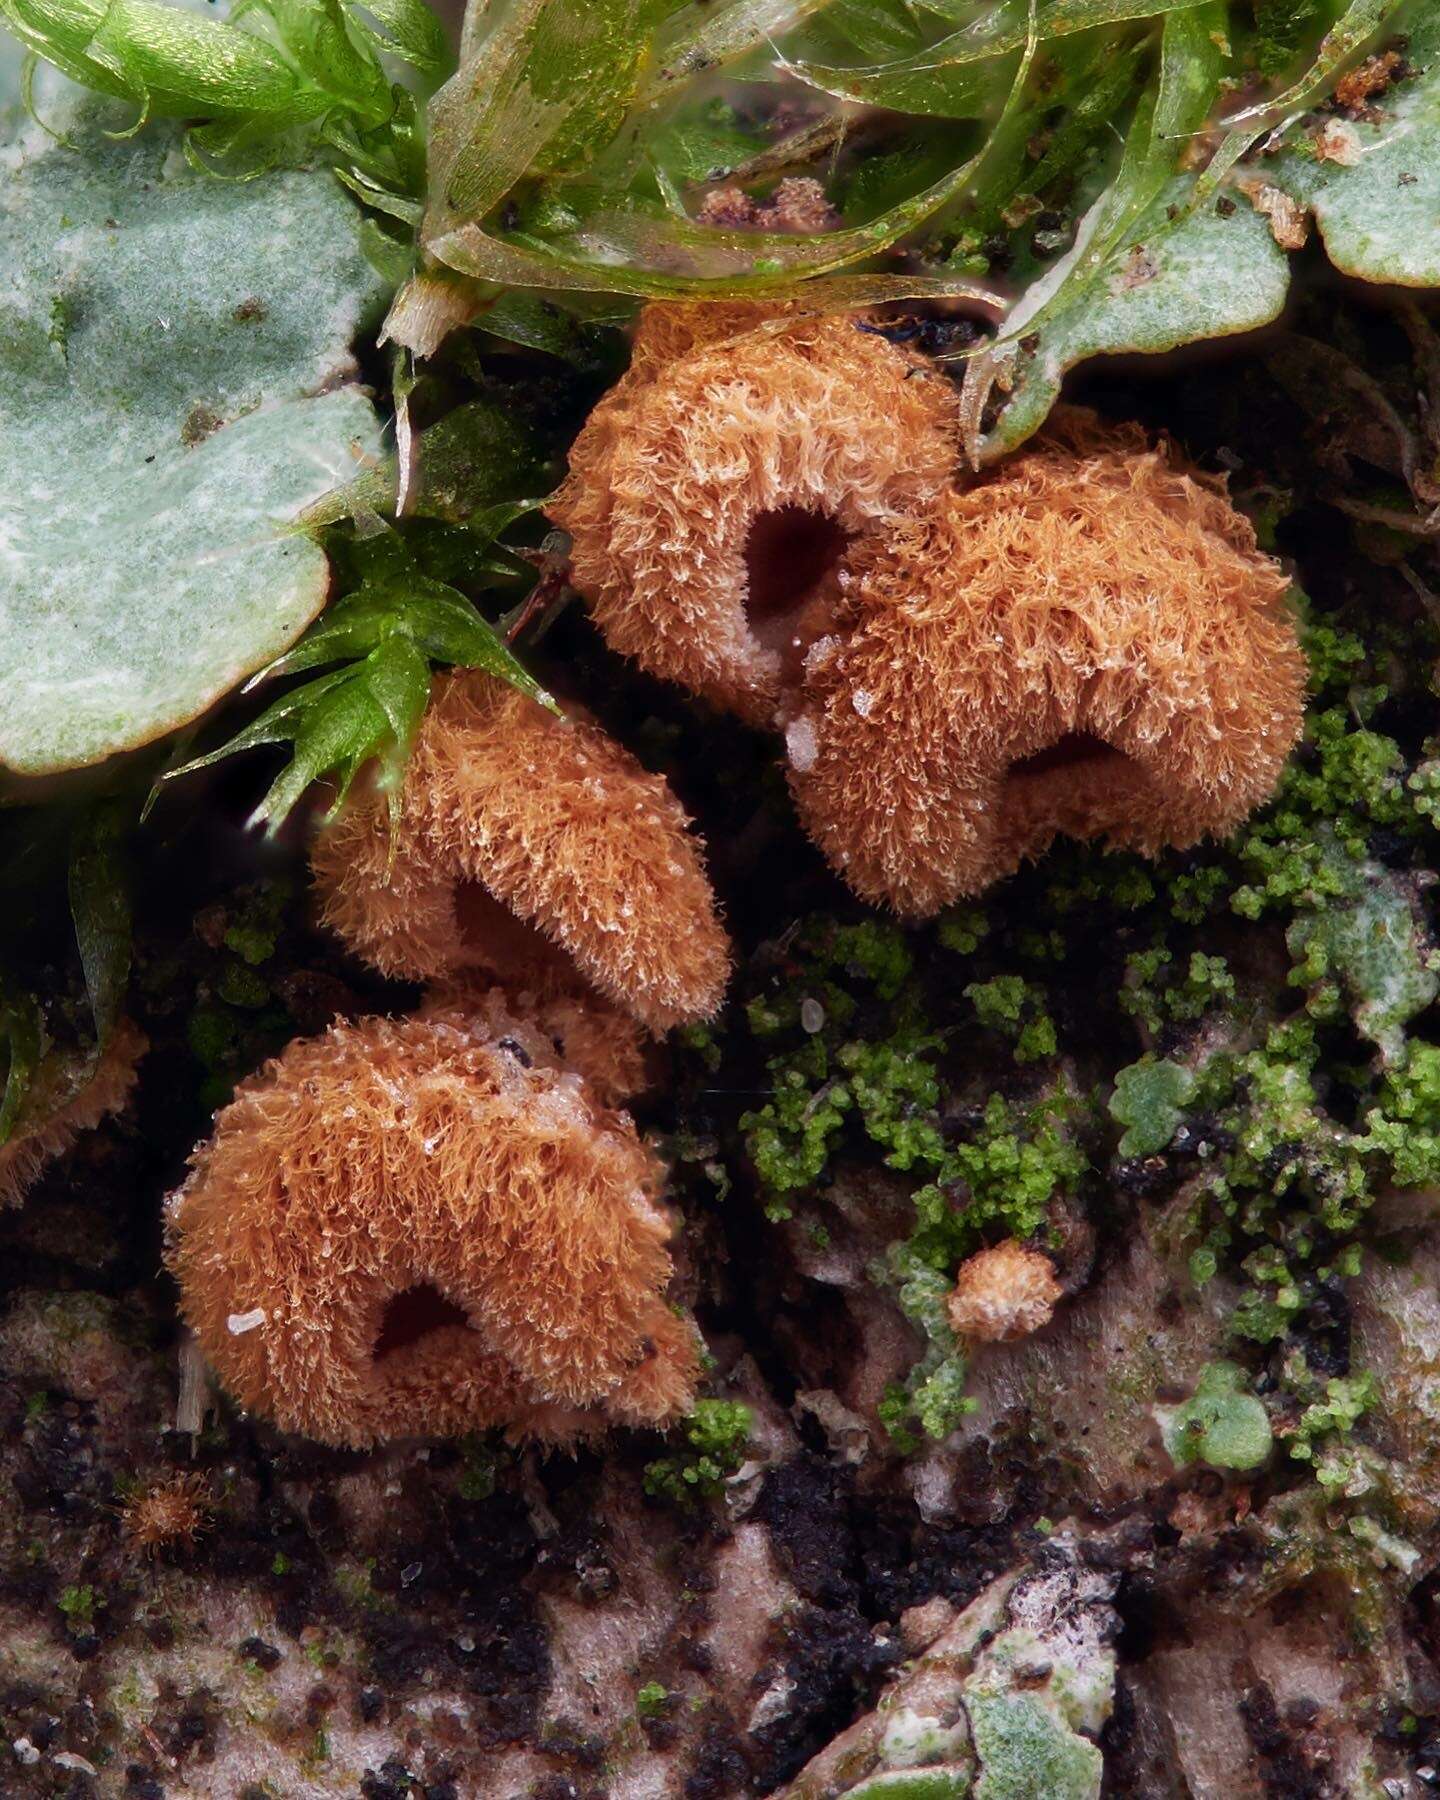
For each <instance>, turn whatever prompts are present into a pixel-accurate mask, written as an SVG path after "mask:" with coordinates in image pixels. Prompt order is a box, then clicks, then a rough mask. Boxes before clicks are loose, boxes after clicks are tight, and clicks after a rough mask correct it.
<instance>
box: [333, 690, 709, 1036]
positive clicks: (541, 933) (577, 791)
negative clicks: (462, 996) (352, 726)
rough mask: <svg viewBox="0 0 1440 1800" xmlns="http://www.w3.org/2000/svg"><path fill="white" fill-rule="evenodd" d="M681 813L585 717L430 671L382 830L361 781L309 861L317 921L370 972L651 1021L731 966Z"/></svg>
mask: <svg viewBox="0 0 1440 1800" xmlns="http://www.w3.org/2000/svg"><path fill="white" fill-rule="evenodd" d="M687 823H688V822H687V820H686V818H685V815H684V813H683V812H682V811H681V809H680V806H679V803H678V802H677V801H676V799H675V797H674V795H673V794H672V793H671V792H670V790H669V788H668V787H667V786H666V784H665V782H664V780H663V779H662V778H661V777H659V776H657V775H650V774H647V773H646V771H645V770H644V769H642V768H641V767H640V765H639V763H637V762H636V761H635V759H634V758H633V757H632V756H631V755H630V754H629V753H628V752H627V751H625V750H622V749H621V748H620V747H619V745H617V744H615V743H613V742H612V741H611V740H610V739H609V738H608V737H606V736H605V734H604V733H603V732H602V731H600V730H599V728H598V727H596V726H594V725H592V724H588V723H586V722H584V721H583V720H581V719H562V718H557V717H556V716H555V715H554V714H553V713H549V712H547V711H545V710H544V708H542V707H540V706H538V705H536V704H535V702H534V701H532V700H529V699H527V698H526V696H525V695H523V694H521V693H518V692H517V691H516V690H515V689H514V688H512V687H510V686H508V685H507V684H506V683H505V682H503V681H499V680H497V679H495V678H494V677H493V676H490V675H486V674H484V673H482V672H481V671H479V670H474V669H467V670H457V671H454V672H452V673H451V674H448V675H442V676H439V677H437V679H436V682H435V689H434V696H433V698H432V701H431V705H430V708H429V711H428V712H427V713H426V715H425V719H424V722H423V724H422V725H421V727H420V731H419V733H418V735H417V738H416V742H415V748H414V753H413V754H412V756H411V759H410V766H409V769H408V771H407V773H406V777H405V786H404V791H403V793H402V796H401V805H400V817H399V821H398V824H397V825H396V826H395V828H394V831H393V833H392V830H391V822H390V815H389V809H388V807H387V804H386V799H385V797H384V796H383V795H381V794H378V793H374V792H371V793H369V794H365V795H359V796H356V797H355V798H354V799H353V800H352V801H351V803H350V804H349V805H347V806H346V807H345V808H344V809H343V810H342V812H341V814H340V816H339V818H338V819H337V820H336V821H335V823H334V824H332V825H330V826H328V827H327V828H326V829H324V830H323V831H321V832H320V834H319V836H318V837H317V839H316V842H315V845H314V848H313V851H312V858H311V860H312V867H313V869H314V873H315V879H316V883H317V886H318V888H319V891H320V896H321V916H322V918H323V920H324V922H325V924H327V925H329V926H330V927H331V928H332V929H333V930H334V931H336V932H337V933H338V934H339V936H340V937H342V938H343V939H344V940H345V942H346V943H347V944H348V945H349V946H350V948H351V949H353V950H354V951H356V952H357V953H358V954H359V955H361V956H363V957H365V958H366V960H367V961H369V962H371V963H373V964H374V966H375V967H376V968H378V969H379V970H380V971H381V972H382V973H383V974H387V975H397V976H407V977H410V978H412V979H415V980H421V981H433V980H455V979H457V978H470V979H473V978H475V977H482V978H485V979H489V980H496V981H500V982H503V983H504V984H505V985H506V986H508V987H510V988H512V989H513V990H515V991H521V990H525V991H529V992H533V993H536V994H539V995H541V996H549V997H554V996H558V995H571V996H573V995H575V994H576V993H577V992H580V991H582V990H593V992H594V993H598V994H600V995H603V996H604V997H605V998H606V999H608V1000H610V1001H612V1002H613V1003H614V1004H616V1005H617V1006H619V1007H622V1008H624V1009H625V1010H626V1011H627V1012H629V1013H631V1014H633V1015H634V1016H635V1017H636V1018H638V1019H640V1020H641V1021H642V1022H643V1023H644V1024H645V1025H647V1026H649V1027H650V1028H651V1029H652V1030H655V1031H663V1030H665V1029H666V1028H668V1027H669V1026H671V1025H674V1024H677V1023H679V1022H680V1021H681V1020H685V1019H695V1018H704V1017H707V1016H708V1015H709V1014H711V1013H713V1012H714V1011H715V1009H716V1008H717V1007H718V1006H719V1004H720V1000H721V996H722V995H723V993H724V989H725V983H726V980H727V979H728V976H729V972H730V951H729V944H728V942H727V940H726V937H725V933H724V931H723V930H722V928H721V926H720V923H719V920H718V919H717V917H716V913H715V902H714V896H713V895H712V893H711V890H710V885H709V882H708V881H707V879H706V876H705V872H704V868H703V865H702V863H701V860H700V855H699V852H698V850H697V848H696V844H695V840H694V839H693V838H692V837H691V836H690V834H689V832H688V831H687V829H686V827H687ZM592 1023H593V1021H592Z"/></svg>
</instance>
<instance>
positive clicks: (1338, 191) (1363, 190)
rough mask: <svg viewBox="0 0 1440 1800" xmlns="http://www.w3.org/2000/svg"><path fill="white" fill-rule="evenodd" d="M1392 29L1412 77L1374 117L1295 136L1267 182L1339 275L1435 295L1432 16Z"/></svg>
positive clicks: (1378, 103)
mask: <svg viewBox="0 0 1440 1800" xmlns="http://www.w3.org/2000/svg"><path fill="white" fill-rule="evenodd" d="M1399 23H1400V24H1402V25H1409V29H1410V37H1409V43H1408V46H1407V50H1406V62H1407V63H1408V64H1409V66H1410V68H1411V69H1412V70H1413V73H1412V74H1409V75H1408V76H1406V77H1405V78H1404V79H1402V80H1401V81H1399V82H1397V83H1396V84H1395V85H1394V86H1393V87H1391V88H1390V89H1389V90H1388V91H1387V92H1386V93H1384V94H1383V95H1379V96H1377V97H1376V99H1375V102H1374V105H1375V108H1376V110H1377V112H1378V115H1379V116H1378V117H1377V118H1375V119H1374V120H1365V119H1357V120H1354V121H1348V120H1347V121H1340V120H1332V121H1330V122H1329V123H1328V125H1327V126H1326V127H1324V132H1323V135H1319V134H1317V133H1316V132H1312V131H1309V130H1302V131H1300V132H1299V133H1298V134H1295V135H1293V136H1292V143H1291V147H1290V148H1289V149H1288V150H1286V151H1285V153H1284V154H1283V155H1282V156H1281V157H1278V158H1276V159H1275V160H1274V161H1272V162H1270V163H1267V164H1266V175H1267V179H1271V180H1274V181H1275V182H1276V183H1277V184H1278V185H1279V186H1281V187H1283V188H1284V189H1286V191H1287V192H1289V193H1290V194H1291V195H1293V196H1294V198H1295V199H1297V200H1299V201H1301V202H1302V203H1303V204H1304V205H1306V206H1308V207H1309V208H1310V209H1311V210H1312V211H1313V213H1314V215H1315V223H1316V225H1317V226H1318V228H1319V231H1320V235H1321V237H1322V238H1323V239H1324V241H1325V248H1326V250H1327V251H1328V252H1329V255H1330V260H1331V262H1333V263H1334V264H1335V265H1336V267H1337V268H1340V269H1343V270H1344V271H1345V273H1346V274H1347V275H1358V276H1359V277H1360V278H1361V279H1362V280H1364V281H1390V282H1397V283H1400V284H1402V285H1404V286H1406V287H1440V9H1437V8H1435V7H1434V6H1433V5H1432V6H1428V7H1422V8H1420V9H1419V10H1418V11H1416V12H1415V13H1414V17H1413V23H1411V22H1410V20H1408V19H1407V18H1402V19H1401V20H1400V21H1399ZM1322 148H1323V149H1324V151H1325V154H1324V155H1323V156H1322V155H1321V154H1320V151H1321V149H1322Z"/></svg>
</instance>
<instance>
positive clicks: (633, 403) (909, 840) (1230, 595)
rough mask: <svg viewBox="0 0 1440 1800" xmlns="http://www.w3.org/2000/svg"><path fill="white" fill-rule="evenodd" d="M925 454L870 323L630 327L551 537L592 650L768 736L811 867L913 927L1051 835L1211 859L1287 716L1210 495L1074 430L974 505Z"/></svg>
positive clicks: (1085, 426)
mask: <svg viewBox="0 0 1440 1800" xmlns="http://www.w3.org/2000/svg"><path fill="white" fill-rule="evenodd" d="M956 433H957V407H956V402H955V395H954V390H953V388H952V387H951V386H950V384H949V382H948V381H947V380H946V378H945V377H944V376H943V375H942V374H940V373H939V372H937V371H936V370H935V368H934V366H933V365H931V364H929V363H927V362H925V361H924V360H923V359H922V358H920V357H919V356H917V355H915V354H912V353H911V352H908V351H906V350H904V349H901V348H897V347H896V346H894V345H893V344H891V343H890V342H889V341H888V340H887V339H886V338H885V337H884V336H882V335H881V334H880V332H879V331H878V330H877V329H876V328H875V326H874V324H873V323H872V322H870V321H866V320H864V319H855V318H850V317H844V318H837V317H830V318H816V317H807V316H804V315H799V314H796V315H792V316H786V315H783V314H782V315H779V316H776V315H775V314H773V313H771V314H768V315H767V314H763V313H759V312H756V311H754V310H750V309H746V308H743V307H738V306H736V307H714V308H709V309H706V310H704V311H703V312H702V311H697V310H696V309H693V308H691V309H686V308H680V307H654V308H652V309H651V310H650V311H649V313H648V314H647V315H646V317H645V319H644V320H643V322H642V324H641V327H640V331H639V336H638V341H637V345H636V355H635V360H634V364H633V366H632V367H631V369H630V371H629V372H628V374H627V375H626V376H625V377H624V378H623V379H622V380H621V381H620V383H619V384H618V385H617V386H616V387H615V388H614V389H613V390H612V391H611V393H610V394H608V395H607V396H606V398H605V399H604V400H602V401H601V403H600V405H599V406H598V407H597V408H596V409H595V411H594V413H593V414H592V415H591V417H590V419H589V421H588V423H587V424H586V426H585V429H584V430H583V431H582V433H581V434H580V438H579V440H578V442H577V443H576V445H575V447H574V450H573V452H572V456H571V472H570V476H569V479H568V481H567V482H566V484H565V486H564V487H563V488H562V490H561V492H560V493H559V495H558V496H557V498H556V500H555V501H554V503H553V504H552V506H551V509H550V511H551V515H552V517H553V518H554V519H555V520H556V521H557V522H558V523H559V524H560V525H562V526H563V527H564V528H565V529H566V530H567V531H568V532H569V533H570V536H571V540H572V550H571V557H572V565H573V570H574V580H575V584H576V586H577V587H578V589H579V590H580V592H581V593H582V594H583V595H584V596H585V597H586V599H587V600H588V602H589V605H590V608H591V610H592V612H593V614H594V617H595V619H596V621H597V622H598V624H599V626H600V629H601V630H602V632H603V633H604V634H605V637H606V638H607V640H608V641H609V643H610V644H611V646H612V647H613V648H615V649H617V650H620V651H623V652H624V653H626V654H627V655H629V656H631V657H633V658H634V659H635V660H636V661H637V662H638V663H640V664H641V665H642V666H643V667H644V668H645V669H647V670H649V671H650V672H651V673H653V674H655V675H659V676H662V677H665V678H667V679H669V680H671V681H676V682H679V683H680V684H681V685H682V686H684V687H686V688H687V689H689V690H690V691H691V692H692V693H694V694H696V695H699V696H701V697H703V698H704V699H706V700H708V701H710V702H712V703H713V704H714V705H716V706H719V707H724V708H727V709H729V710H732V711H734V712H737V713H739V714H740V715H741V716H742V717H744V718H746V719H748V720H750V721H751V722H752V723H755V724H758V725H761V726H773V727H774V728H776V729H777V730H778V731H780V732H782V733H783V734H784V738H785V744H786V749H787V760H788V765H789V770H788V772H789V780H790V786H791V791H792V793H793V795H794V799H795V804H796V808H797V810H798V812H799V814H800V817H801V820H802V821H803V823H804V825H805V827H806V829H807V830H808V832H809V833H810V835H811V836H812V837H813V839H814V840H815V842H816V843H817V844H818V845H819V846H820V848H821V849H822V850H823V851H824V853H825V855H826V857H827V858H828V859H829V861H830V862H831V864H832V865H833V867H834V868H835V869H836V870H837V872H838V873H839V874H840V875H841V876H842V877H843V878H844V879H845V880H846V881H847V882H848V883H849V884H850V886H851V887H853V888H854V889H855V891H856V892H857V893H858V894H860V895H861V896H862V897H863V898H864V899H866V900H869V901H872V902H874V903H876V904H881V905H887V906H889V907H891V908H893V909H894V910H895V911H896V912H897V913H900V914H901V915H903V916H907V917H914V918H924V917H928V916H930V915H932V914H933V913H935V912H936V911H938V910H939V909H940V908H941V907H943V906H945V905H947V904H948V903H949V902H951V901H952V900H955V899H956V898H958V897H960V896H963V895H968V894H975V893H978V892H979V891H980V890H981V889H982V888H985V887H987V886H989V885H990V883H992V882H994V881H996V880H998V879H999V878H1000V877H1002V876H1005V875H1008V874H1010V873H1012V872H1013V871H1014V870H1015V869H1016V868H1017V867H1018V866H1019V865H1020V863H1021V862H1022V861H1024V860H1025V859H1026V858H1027V857H1033V856H1036V855H1038V854H1039V853H1040V852H1041V851H1042V850H1044V849H1045V847H1046V846H1047V845H1048V844H1049V843H1050V841H1051V840H1052V839H1053V838H1054V837H1055V836H1057V835H1058V834H1061V833H1065V834H1068V835H1070V836H1072V837H1081V838H1103V839H1105V840H1106V841H1107V842H1108V843H1109V844H1111V845H1113V846H1116V847H1126V848H1131V849H1135V850H1139V851H1143V852H1145V853H1147V854H1153V853H1154V852H1156V851H1158V850H1160V849H1161V848H1163V847H1166V846H1171V847H1175V848H1184V847H1186V846H1188V845H1190V844H1193V843H1195V842H1196V841H1197V840H1198V839H1199V838H1200V837H1202V836H1204V835H1205V834H1207V833H1214V834H1224V833H1226V832H1228V831H1229V830H1231V829H1232V828H1233V827H1234V826H1235V825H1236V824H1238V823H1239V821H1240V820H1241V819H1243V818H1244V817H1245V815H1246V814H1247V813H1248V812H1250V811H1251V810H1252V809H1253V808H1254V807H1255V805H1256V804H1257V803H1258V802H1259V801H1261V800H1262V799H1264V798H1265V796H1266V795H1268V794H1269V792H1270V791H1271V789H1272V788H1273V786H1274V784H1275V781H1276V778H1277V777H1278V775H1279V773H1280V769H1281V767H1282V766H1283V764H1284V761H1285V758H1286V756H1287V754H1288V753H1289V750H1290V748H1291V746H1292V744H1293V743H1294V741H1295V738H1296V736H1297V735H1298V732H1299V729H1300V721H1301V708H1302V701H1303V695H1304V683H1305V667H1304V661H1303V658H1302V656H1301V652H1300V649H1299V646H1298V644H1297V642H1296V638H1295V632H1294V629H1293V625H1292V623H1291V620H1290V618H1289V616H1288V614H1287V611H1286V609H1285V606H1284V595H1285V590H1286V585H1287V584H1286V580H1285V577H1284V575H1283V573H1282V572H1281V570H1280V568H1279V566H1278V565H1277V564H1276V563H1275V562H1274V561H1273V560H1272V559H1271V558H1269V557H1267V556H1265V555H1263V554H1261V553H1260V552H1259V551H1258V550H1257V548H1256V543H1255V534H1254V532H1253V530H1252V528H1251V526H1250V524H1249V523H1248V521H1247V520H1245V519H1244V518H1243V517H1242V516H1241V515H1240V514H1239V513H1238V512H1237V511H1236V510H1235V508H1234V507H1233V506H1231V504H1230V502H1229V500H1228V499H1227V498H1226V496H1225V493H1224V491H1223V489H1222V487H1221V486H1220V484H1219V483H1217V482H1215V481H1213V480H1211V479H1210V478H1208V477H1206V476H1204V475H1202V474H1200V473H1198V472H1197V471H1196V470H1194V469H1191V468H1188V467H1186V466H1185V464H1184V463H1183V462H1182V461H1181V460H1180V459H1179V458H1178V457H1177V456H1176V455H1175V454H1174V453H1173V451H1171V450H1170V449H1168V448H1166V447H1155V446H1152V445H1150V444H1148V443H1147V442H1146V440H1145V438H1144V436H1143V434H1142V433H1141V432H1140V430H1139V429H1138V428H1136V427H1134V426H1120V427H1116V426H1112V425H1105V424H1102V423H1101V422H1100V421H1099V420H1098V419H1097V418H1096V417H1094V416H1093V415H1092V414H1089V413H1085V412H1080V411H1077V410H1074V409H1068V410H1067V409H1061V410H1060V411H1059V412H1057V414H1056V415H1055V416H1054V418H1053V419H1052V421H1051V423H1050V425H1049V427H1048V428H1047V430H1046V431H1045V433H1044V434H1043V435H1042V436H1041V437H1040V438H1039V439H1038V440H1037V441H1036V442H1035V443H1034V445H1032V446H1030V447H1028V448H1026V449H1025V450H1023V451H1021V452H1020V453H1019V454H1017V455H1015V456H1014V457H1012V458H1010V459H1009V460H1008V461H1006V462H1004V463H1002V464H1001V465H1000V466H999V468H998V469H997V470H996V471H995V472H994V473H992V474H989V475H987V476H985V477H983V478H980V479H975V480H968V481H967V480H964V479H961V478H960V477H959V475H958V463H959V458H958V455H957V443H956Z"/></svg>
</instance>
